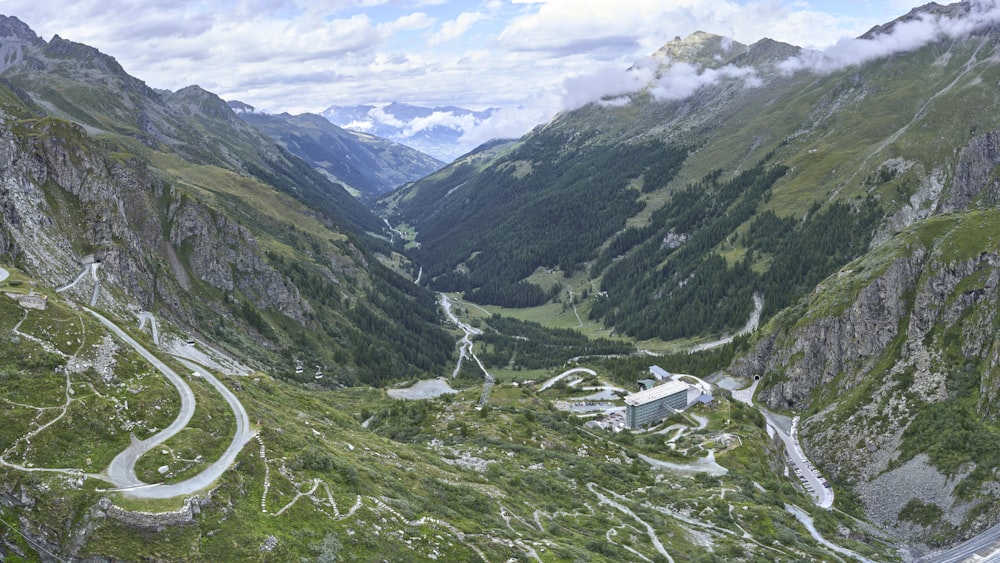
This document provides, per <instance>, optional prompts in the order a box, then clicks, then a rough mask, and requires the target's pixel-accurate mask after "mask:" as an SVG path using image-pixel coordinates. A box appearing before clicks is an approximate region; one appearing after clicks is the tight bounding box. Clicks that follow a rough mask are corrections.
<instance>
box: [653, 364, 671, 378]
mask: <svg viewBox="0 0 1000 563" xmlns="http://www.w3.org/2000/svg"><path fill="white" fill-rule="evenodd" d="M649 373H651V374H653V377H655V378H656V379H659V380H664V379H670V372H669V371H667V370H665V369H663V368H661V367H660V366H649Z"/></svg>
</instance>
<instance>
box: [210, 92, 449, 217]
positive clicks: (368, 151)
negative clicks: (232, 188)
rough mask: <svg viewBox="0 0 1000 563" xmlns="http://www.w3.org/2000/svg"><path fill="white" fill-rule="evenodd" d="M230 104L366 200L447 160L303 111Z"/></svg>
mask: <svg viewBox="0 0 1000 563" xmlns="http://www.w3.org/2000/svg"><path fill="white" fill-rule="evenodd" d="M229 107H230V108H232V109H233V111H235V112H236V114H237V115H239V116H240V118H241V119H243V121H246V122H247V123H249V124H250V125H253V126H254V127H256V128H258V129H260V130H261V131H263V132H264V133H266V134H268V135H270V136H271V137H272V138H274V139H275V140H277V141H278V143H279V144H280V145H281V146H282V147H284V148H285V149H287V150H288V151H289V152H290V153H292V154H294V155H295V156H297V157H299V158H301V159H302V160H305V161H306V162H308V163H309V164H311V165H312V166H313V167H314V168H315V169H316V170H318V171H319V172H321V173H322V174H323V175H325V176H326V177H327V178H328V179H330V180H331V181H333V182H336V183H339V184H342V185H343V186H344V187H345V188H347V190H348V191H350V192H351V193H352V194H354V195H355V196H357V197H359V198H360V199H361V200H364V201H367V200H370V199H373V198H375V197H377V196H379V195H381V194H384V193H386V192H389V191H392V190H393V189H395V188H397V187H399V186H402V185H403V184H405V183H407V182H412V181H414V180H418V179H420V178H423V177H424V176H427V175H428V174H431V173H432V172H435V171H437V170H438V169H440V168H441V167H442V166H444V164H445V163H444V162H441V161H440V160H437V159H435V158H434V157H432V156H429V155H428V154H425V153H423V152H421V151H419V150H416V149H413V148H410V147H408V146H406V145H403V144H400V143H396V142H393V141H390V140H387V139H384V138H381V137H382V136H377V135H371V134H368V133H361V132H357V131H349V130H346V129H342V128H340V127H338V126H336V125H334V124H333V123H331V122H330V121H328V120H326V119H324V118H323V117H321V116H319V115H316V114H313V113H304V114H301V115H291V114H288V113H281V114H277V115H271V114H266V113H257V112H256V111H255V109H254V107H253V106H250V105H248V104H245V103H243V102H239V101H231V102H229Z"/></svg>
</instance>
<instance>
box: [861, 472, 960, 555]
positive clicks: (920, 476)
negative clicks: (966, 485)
mask: <svg viewBox="0 0 1000 563" xmlns="http://www.w3.org/2000/svg"><path fill="white" fill-rule="evenodd" d="M971 470H972V467H971V466H970V467H968V468H966V470H965V471H964V472H961V473H958V474H956V475H955V476H954V477H952V478H950V479H949V478H948V476H946V475H944V474H943V473H941V472H940V471H938V470H937V469H936V468H935V467H934V466H932V465H931V464H930V461H929V458H928V457H927V455H926V454H919V455H917V456H916V457H914V458H913V459H911V460H910V461H908V462H906V463H904V464H903V465H901V466H899V467H897V468H896V469H893V470H892V471H887V472H886V473H883V474H882V475H880V476H879V477H877V478H875V479H873V480H872V481H869V482H867V483H864V484H862V485H860V486H858V487H857V489H856V491H857V493H858V495H859V496H860V497H861V500H862V501H863V502H864V503H865V507H866V513H867V514H868V515H869V517H870V518H871V520H872V522H874V523H875V524H877V525H881V526H884V527H886V528H888V529H890V530H892V532H894V533H896V534H899V535H900V536H903V537H906V538H908V539H909V540H911V541H916V542H922V540H924V539H926V530H925V529H924V528H923V527H921V526H916V525H912V524H907V523H906V522H902V523H900V525H899V526H898V527H896V526H893V524H895V520H896V517H897V516H899V511H901V510H902V509H903V507H904V506H906V503H908V502H910V500H912V499H915V498H916V499H920V501H921V502H923V503H924V504H934V505H937V506H938V507H940V508H941V509H942V510H943V511H944V517H943V518H944V519H945V520H947V521H949V522H950V523H952V524H954V525H959V524H960V523H961V522H962V521H963V520H965V517H966V516H967V515H968V513H969V510H970V509H971V508H972V504H970V503H956V502H955V500H954V499H953V498H952V493H953V491H954V490H955V486H956V485H958V483H960V482H961V481H962V479H963V478H965V476H966V475H968V474H969V473H970V472H971Z"/></svg>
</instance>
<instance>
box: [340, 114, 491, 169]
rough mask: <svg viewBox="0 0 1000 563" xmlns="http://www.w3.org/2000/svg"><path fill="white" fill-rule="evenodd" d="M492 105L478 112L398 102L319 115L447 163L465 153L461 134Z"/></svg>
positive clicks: (467, 130)
mask: <svg viewBox="0 0 1000 563" xmlns="http://www.w3.org/2000/svg"><path fill="white" fill-rule="evenodd" d="M496 111H497V109H496V108H487V109H485V110H481V111H475V110H470V109H464V108H460V107H455V106H443V107H434V108H428V107H422V106H415V105H412V104H404V103H400V102H392V103H389V104H384V105H358V106H330V107H328V108H326V109H325V110H324V111H323V112H322V114H321V115H322V116H323V117H325V118H327V119H328V120H330V122H331V123H333V124H335V125H339V126H340V127H343V128H345V129H350V130H353V131H359V132H363V133H369V134H372V135H375V136H377V137H383V138H386V139H391V140H393V141H395V142H397V143H400V144H403V145H407V146H410V147H413V148H415V149H417V150H419V151H421V152H424V153H427V154H429V155H432V156H434V157H435V158H437V159H439V160H442V161H445V162H451V161H452V160H454V159H456V158H458V157H459V156H461V155H462V154H464V153H466V152H467V149H466V148H465V147H466V145H464V144H462V143H461V139H462V137H463V136H464V135H465V134H467V133H469V132H470V131H471V130H472V129H474V128H475V127H477V126H478V125H479V124H481V123H482V122H483V121H486V120H487V119H489V118H490V117H491V116H492V115H493V114H494V113H496Z"/></svg>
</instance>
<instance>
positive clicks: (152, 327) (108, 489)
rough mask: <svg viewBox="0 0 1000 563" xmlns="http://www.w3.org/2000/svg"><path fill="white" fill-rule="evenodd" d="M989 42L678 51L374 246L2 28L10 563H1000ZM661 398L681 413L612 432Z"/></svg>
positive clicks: (375, 235) (347, 216)
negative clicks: (973, 559)
mask: <svg viewBox="0 0 1000 563" xmlns="http://www.w3.org/2000/svg"><path fill="white" fill-rule="evenodd" d="M982 13H983V12H982V11H981V10H977V9H973V6H971V5H968V4H959V5H957V6H951V7H940V6H936V5H929V6H927V7H925V8H924V9H923V11H922V12H918V13H915V14H911V15H909V16H907V17H904V18H902V19H900V20H898V21H897V22H890V24H887V27H886V29H889V28H892V29H895V30H896V31H892V32H891V33H907V34H911V33H914V32H915V31H921V30H922V31H923V32H932V33H930V34H929V35H928V37H929V38H928V40H927V41H926V42H925V43H921V45H922V46H920V47H913V48H911V49H908V50H899V49H898V48H897V47H898V46H899V45H900V44H901V43H900V42H899V41H897V39H899V38H898V37H894V36H889V37H886V36H885V35H884V34H885V33H890V32H882V33H878V32H876V33H874V34H869V35H868V36H867V37H868V38H867V39H861V41H869V42H870V43H864V44H860V45H852V46H851V47H852V48H851V49H848V54H849V55H851V56H855V58H853V59H851V58H850V57H848V56H847V55H845V54H844V53H843V52H839V55H838V54H837V53H831V54H820V53H813V52H810V51H806V50H802V49H799V48H797V47H794V46H791V45H785V44H782V43H778V42H775V41H767V40H765V41H761V42H758V43H755V44H753V45H739V44H736V43H733V42H730V41H728V40H725V39H723V38H719V37H717V36H712V35H710V34H706V33H699V34H696V35H694V36H692V37H690V38H687V39H682V40H678V41H674V42H671V43H670V44H668V45H666V46H665V48H664V49H663V50H662V51H660V52H659V53H654V54H653V55H652V56H651V57H650V58H649V59H647V60H644V61H639V62H637V63H636V65H635V66H634V67H633V70H632V72H634V73H640V74H638V75H637V76H642V77H646V78H648V81H649V82H648V83H649V86H648V88H646V89H645V90H644V91H641V92H637V93H634V94H633V95H631V96H628V97H622V96H617V97H614V98H607V99H603V100H600V101H599V102H596V103H594V104H592V105H589V106H586V107H583V108H581V109H579V110H577V111H573V112H567V113H564V114H562V115H560V116H559V117H557V118H556V119H554V120H553V121H552V122H551V123H548V124H546V125H545V126H543V127H540V128H538V129H536V130H535V131H534V132H532V133H531V134H529V135H527V136H525V137H524V138H522V139H518V140H513V141H494V142H491V143H487V144H485V145H482V146H480V147H479V148H477V149H476V150H474V151H472V152H471V153H468V154H466V155H464V156H463V157H462V158H460V159H459V160H458V161H457V162H455V163H453V164H452V165H450V166H449V167H446V168H445V169H443V170H442V171H440V172H438V173H436V174H435V175H433V176H431V177H429V178H427V179H424V180H422V181H420V182H417V183H415V184H413V185H411V186H408V187H405V188H402V189H400V190H397V191H396V192H395V193H393V194H392V195H390V196H387V197H384V198H383V199H382V200H381V204H380V206H381V209H382V210H383V211H384V212H385V213H386V214H387V217H391V218H392V219H393V221H394V223H396V224H395V226H394V227H392V228H383V225H384V223H383V222H382V220H381V219H379V218H376V217H374V216H373V215H371V214H369V213H368V212H367V210H366V209H365V208H364V207H363V206H362V205H361V204H360V203H359V202H358V201H357V200H356V199H355V198H354V197H352V196H351V195H350V194H349V193H348V192H347V191H346V190H345V189H344V188H343V187H342V186H341V185H339V184H336V183H332V182H330V181H329V179H328V178H327V177H326V176H324V175H323V174H321V173H319V172H317V171H316V170H315V168H314V167H313V166H311V165H310V164H309V163H307V162H305V161H303V160H301V159H299V158H297V157H295V156H294V155H293V154H292V153H291V152H290V151H289V150H286V149H285V148H283V147H281V146H280V145H279V144H276V142H275V141H274V140H273V139H272V138H270V137H268V136H267V135H265V134H264V133H262V132H261V131H260V130H258V129H256V128H254V127H252V126H250V125H249V124H247V123H246V122H244V121H243V120H242V119H240V117H239V116H238V115H237V114H236V113H235V112H234V110H233V107H232V106H231V105H229V104H226V103H225V102H223V101H222V100H220V99H219V98H218V97H217V96H215V95H214V94H212V93H210V92H207V91H204V90H203V89H201V88H198V87H190V88H185V89H182V90H179V91H177V92H167V91H157V90H152V89H150V88H148V87H146V86H145V85H144V84H143V83H142V82H141V81H140V80H138V79H136V78H133V77H130V76H129V75H127V74H126V73H124V72H123V71H122V70H121V68H120V67H119V66H118V65H117V63H115V62H114V59H112V58H110V57H108V56H106V55H103V54H101V53H99V52H98V51H96V50H93V49H91V48H89V47H86V46H84V45H79V44H75V43H72V42H68V41H66V40H62V39H59V38H53V40H52V41H49V42H45V41H42V40H41V39H39V38H38V37H37V36H35V35H34V33H33V32H31V31H30V29H28V28H27V26H25V25H24V24H23V23H21V22H19V21H18V20H16V19H13V18H3V19H0V52H2V53H3V54H4V56H3V57H0V60H3V61H4V63H3V64H4V70H3V72H2V73H0V162H2V163H3V166H0V290H2V291H0V293H2V294H0V412H2V414H3V417H4V421H5V423H4V425H3V426H2V428H0V522H2V523H3V526H0V557H2V558H4V559H8V558H9V559H11V560H42V561H65V560H71V561H118V560H144V559H150V560H171V561H175V560H185V561H226V560H280V561H295V560H336V559H337V558H340V559H345V560H351V559H354V560H364V561H367V560H383V559H385V560H390V559H391V560H400V561H433V560H437V561H442V560H445V561H462V560H483V561H508V560H545V561H548V560H553V561H633V560H650V561H664V560H666V561H671V560H672V561H702V562H722V561H758V560H761V561H785V562H792V561H802V560H824V561H825V560H836V559H843V560H848V559H854V560H859V561H913V560H915V559H917V558H918V557H920V558H921V560H922V561H928V560H929V561H935V560H948V558H949V557H951V556H950V555H945V554H940V553H934V552H935V551H937V550H938V549H940V548H943V547H945V546H949V545H952V544H955V543H957V542H959V541H961V540H963V539H965V538H968V537H970V536H974V535H975V536H977V537H978V538H979V539H981V540H985V542H986V543H989V541H990V538H995V537H996V535H995V534H996V533H997V532H998V531H1000V528H996V527H994V528H991V526H992V525H993V524H995V523H996V522H997V521H998V520H1000V516H998V512H1000V506H998V504H997V494H996V491H997V490H1000V481H998V480H997V474H998V473H997V469H998V467H1000V459H998V457H997V453H996V447H995V444H996V443H997V440H996V437H997V436H998V435H1000V426H998V423H997V420H996V397H997V394H998V386H997V384H996V380H997V377H996V375H997V374H996V366H997V364H998V362H1000V360H998V340H997V336H996V335H997V333H998V330H997V329H998V321H997V305H998V303H997V298H998V297H997V296H998V291H997V289H998V283H1000V271H998V266H997V264H1000V248H998V244H1000V243H998V242H997V241H996V240H995V236H996V235H995V233H996V232H997V228H998V227H1000V222H998V217H997V203H998V200H1000V189H998V187H997V182H996V179H995V172H996V167H997V165H998V164H1000V155H998V149H997V148H996V147H997V146H1000V142H998V136H1000V133H998V131H1000V125H998V124H997V123H996V121H997V119H998V117H997V116H998V115H1000V112H998V111H997V109H998V108H997V107H996V105H997V104H998V103H1000V101H998V99H997V97H996V96H995V95H994V92H993V88H992V86H991V85H994V84H996V83H998V82H1000V76H998V74H1000V70H998V68H997V67H996V65H995V64H993V62H994V61H995V59H996V54H995V53H994V52H993V50H994V49H995V48H996V45H1000V42H998V41H996V39H997V37H998V36H997V33H998V31H997V29H996V26H994V25H993V24H992V23H991V22H989V21H979V20H977V19H976V18H978V17H981V15H982ZM921 14H923V15H922V16H921ZM977 14H978V15H977ZM942 15H944V16H947V17H948V18H954V17H961V18H963V19H962V20H961V21H957V22H956V21H952V20H951V19H949V20H947V21H944V20H940V19H935V18H940V17H941V16H942ZM917 16H921V17H917ZM914 22H915V23H914ZM914 25H916V27H913V26H914ZM935 26H937V27H935ZM908 37H910V38H911V39H912V37H913V35H908ZM907 44H908V45H913V43H912V42H910V43H907ZM858 54H860V55H862V56H861V57H860V58H857V55H858ZM837 57H839V58H837ZM845 57H847V58H845ZM235 105H236V107H237V109H246V108H240V106H239V105H238V104H235ZM401 220H402V221H405V223H401V222H400V221H401ZM414 282H417V283H414ZM424 283H428V284H430V285H431V286H432V287H434V288H436V289H452V290H461V291H454V292H452V293H450V294H443V295H438V296H433V295H432V294H431V293H430V292H429V291H427V290H426V289H424V288H423V287H422V286H421V284H424ZM523 305H537V306H534V307H522V306H523ZM515 306H517V307H515ZM442 310H443V311H444V314H442ZM445 318H447V319H449V320H450V324H449V325H447V326H450V327H452V328H451V329H450V330H448V331H446V330H445V329H444V328H443V327H444V326H446V325H445V324H444V319H445ZM748 318H749V321H748ZM456 349H457V350H458V353H457V354H456V353H455V351H456ZM653 366H659V367H660V368H661V369H653ZM650 375H653V376H655V377H657V378H660V377H667V378H670V379H671V380H672V381H671V383H670V384H669V385H670V387H669V388H671V389H673V388H678V387H679V386H682V387H683V388H686V389H687V393H685V394H686V395H687V396H688V399H689V401H688V402H689V403H690V404H689V405H688V406H687V407H686V408H685V410H683V411H681V412H674V411H673V410H669V411H668V410H667V409H663V410H662V411H661V413H660V414H662V415H664V416H666V418H665V419H664V420H663V421H662V422H658V423H656V424H655V426H653V427H650V428H646V429H642V430H640V431H636V432H632V431H627V430H624V429H623V425H624V423H625V421H626V417H625V416H623V415H622V410H625V411H626V412H628V407H627V406H625V405H624V401H623V400H622V396H624V395H626V394H628V393H629V391H630V390H632V389H635V388H636V384H637V380H639V379H642V380H646V379H647V378H649V377H650ZM435 376H437V377H435ZM418 380H421V381H418ZM649 383H650V382H649V381H643V382H642V384H643V385H644V386H645V385H648V384H649ZM390 385H391V386H394V387H392V388H387V387H388V386H390ZM703 391H708V392H709V393H710V396H709V395H706V394H704V393H703ZM671 396H673V395H671ZM695 397H696V398H695ZM633 406H634V405H633ZM786 440H787V441H786ZM802 452H805V454H807V455H808V457H809V458H810V459H812V460H814V461H815V465H816V469H815V470H814V469H813V468H811V467H810V465H809V463H807V462H806V461H804V460H803V459H802ZM817 471H818V473H817ZM800 474H801V475H803V477H801V479H800V478H799V477H798V475H800ZM807 474H808V475H809V478H806V476H805V475H807ZM830 503H832V506H831V504H830ZM983 532H986V533H985V534H982V533H983ZM991 534H993V535H991ZM970 550H971V551H981V553H983V554H985V553H987V551H989V550H987V549H986V548H982V549H981V548H974V549H973V548H970ZM991 550H992V551H995V549H991ZM924 556H926V557H924ZM956 557H957V556H956Z"/></svg>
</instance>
